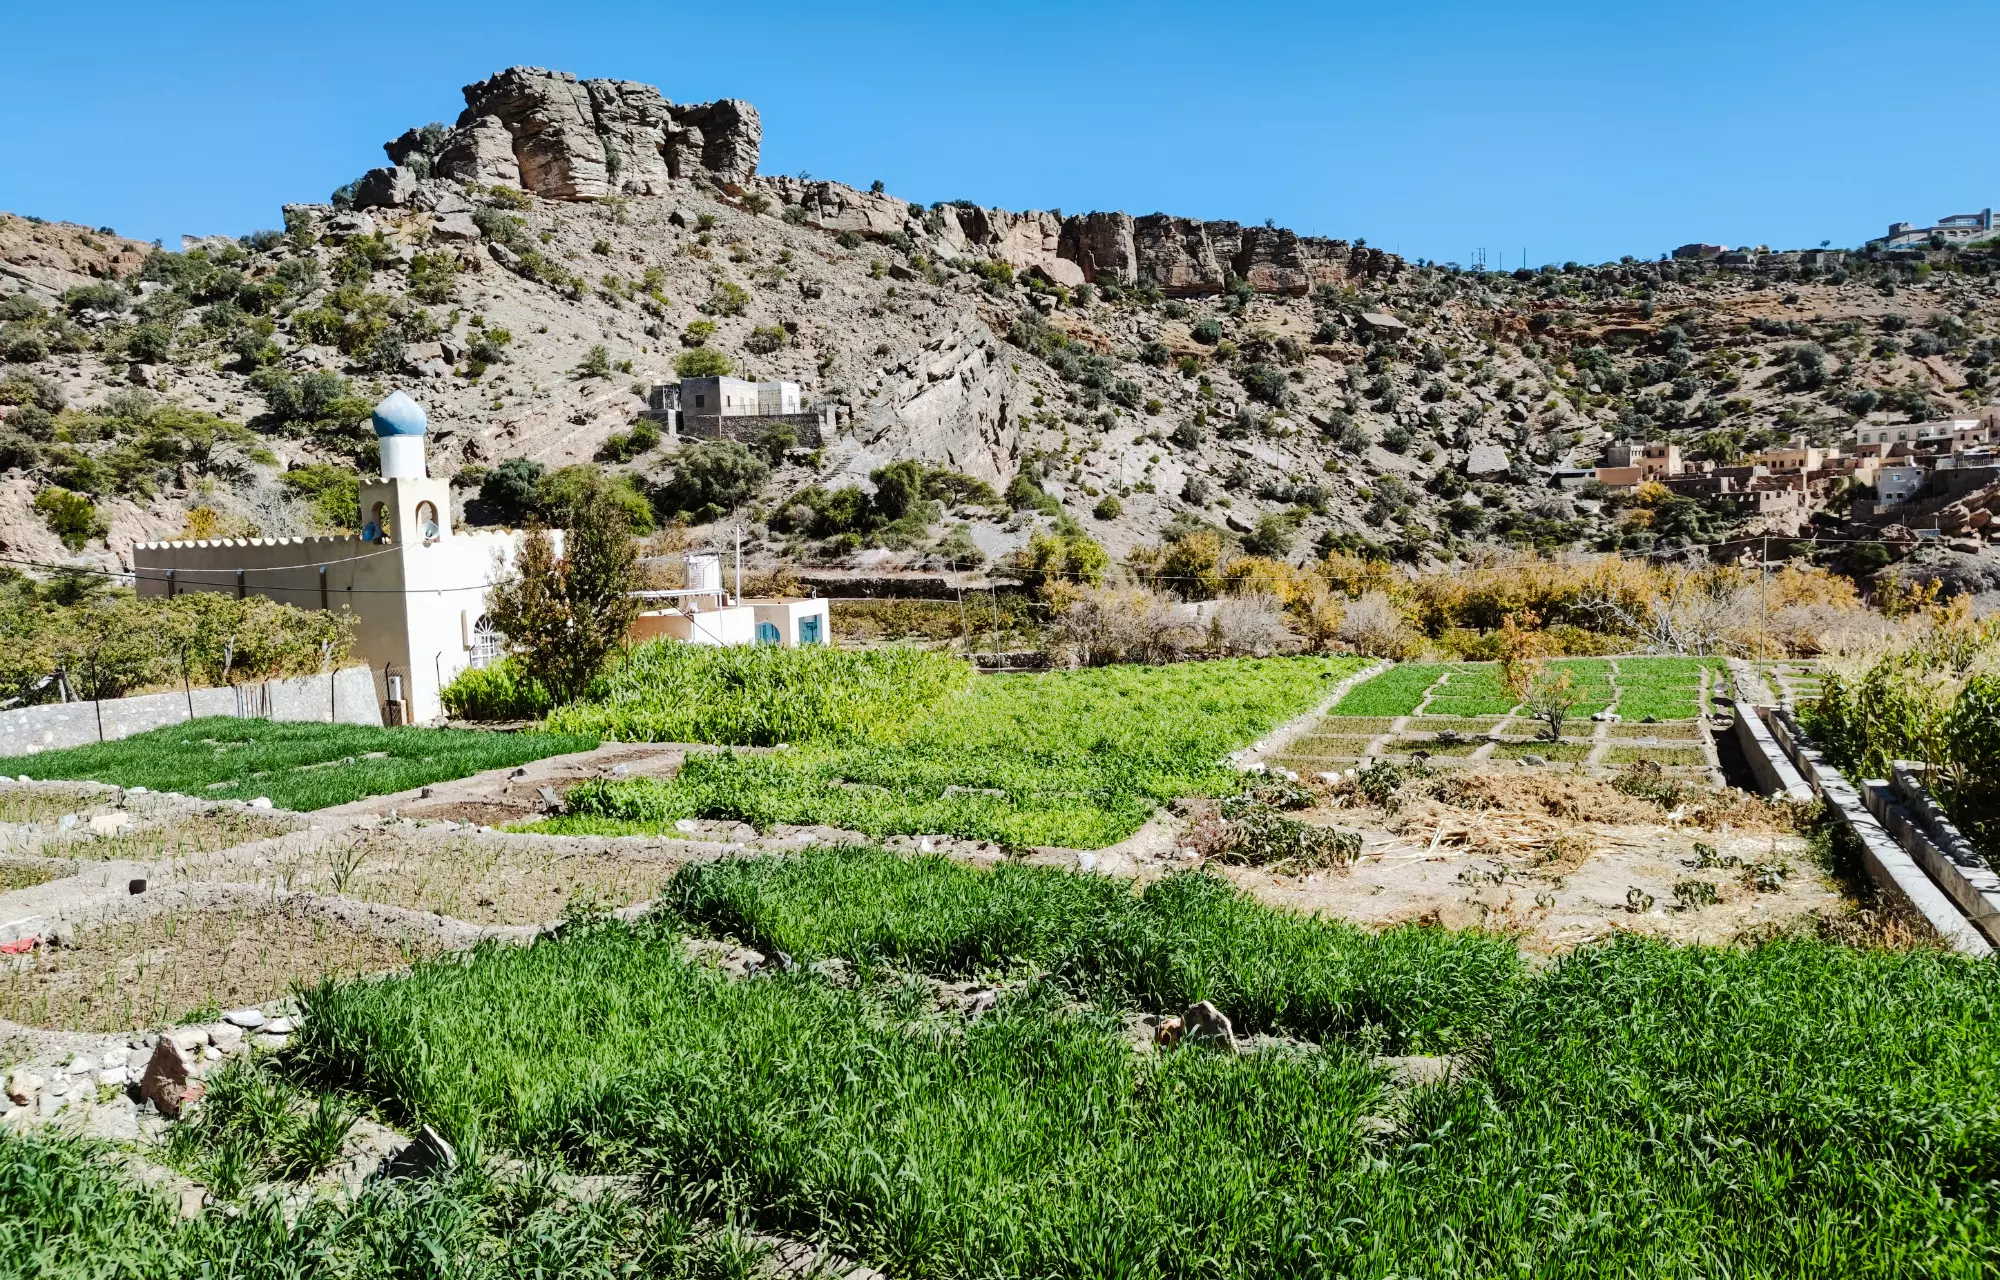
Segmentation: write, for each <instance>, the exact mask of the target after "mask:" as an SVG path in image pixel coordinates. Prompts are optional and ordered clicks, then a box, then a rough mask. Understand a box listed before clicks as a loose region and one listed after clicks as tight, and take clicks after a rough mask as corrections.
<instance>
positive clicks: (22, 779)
mask: <svg viewBox="0 0 2000 1280" xmlns="http://www.w3.org/2000/svg"><path fill="white" fill-rule="evenodd" d="M14 781H16V782H33V781H34V779H33V778H30V777H29V776H28V775H27V774H25V773H24V774H22V775H21V776H20V777H18V778H16V779H14Z"/></svg>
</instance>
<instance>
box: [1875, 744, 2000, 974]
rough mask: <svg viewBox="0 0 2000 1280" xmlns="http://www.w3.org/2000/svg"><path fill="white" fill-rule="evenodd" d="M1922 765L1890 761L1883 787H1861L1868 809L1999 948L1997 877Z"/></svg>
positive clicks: (1878, 784)
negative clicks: (1939, 798) (1927, 783)
mask: <svg viewBox="0 0 2000 1280" xmlns="http://www.w3.org/2000/svg"><path fill="white" fill-rule="evenodd" d="M1923 778H1924V766H1923V765H1921V764H1919V763H1917V762H1916V761H1913V760H1898V761H1896V762H1895V765H1894V768H1893V769H1892V771H1891V776H1890V778H1889V780H1888V782H1887V783H1886V784H1885V783H1882V782H1878V781H1873V780H1871V781H1868V782H1865V783H1863V784H1862V786H1863V793H1864V796H1865V798H1866V800H1867V802H1868V810H1869V812H1871V813H1873V814H1874V815H1875V817H1876V818H1877V819H1878V820H1879V821H1880V822H1881V823H1882V825H1883V827H1885V828H1886V829H1887V830H1888V832H1889V834H1891V835H1893V836H1895V837H1896V839H1897V840H1899V841H1901V842H1902V845H1903V847H1904V848H1905V849H1908V850H1909V851H1910V856H1911V857H1913V858H1915V859H1916V860H1917V865H1918V866H1920V867H1922V868H1923V869H1924V871H1925V873H1926V874H1928V875H1929V876H1930V878H1931V879H1932V880H1934V881H1936V882H1937V886H1938V888H1940V889H1942V890H1944V893H1945V896H1946V897H1948V898H1950V899H1951V900H1952V902H1953V903H1955V904H1956V905H1957V906H1958V909H1959V910H1960V911H1962V912H1964V913H1965V918H1966V919H1968V920H1970V921H1971V922H1972V925H1973V927H1974V928H1975V929H1978V930H1979V932H1980V933H1982V934H1984V935H1986V940H1987V941H1988V942H1991V943H1993V944H1994V945H1995V946H1996V947H2000V875H1995V874H1994V871H1993V868H1992V866H1991V865H1990V864H1989V863H1988V862H1987V860H1986V857H1985V855H1984V854H1982V853H1980V852H1979V850H1978V849H1976V848H1974V847H1973V845H1972V842H1971V841H1970V840H1967V839H1966V838H1965V837H1964V836H1963V835H1962V834H1960V832H1959V830H1958V827H1957V825H1956V824H1954V823H1953V822H1952V820H1951V819H1950V818H1949V817H1947V816H1946V815H1945V811H1944V809H1943V807H1942V806H1941V805H1939V804H1938V802H1937V801H1936V799H1934V798H1933V797H1932V796H1931V793H1930V790H1929V789H1928V788H1927V787H1926V786H1925V785H1924V782H1923Z"/></svg>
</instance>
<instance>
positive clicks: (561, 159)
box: [357, 67, 763, 208]
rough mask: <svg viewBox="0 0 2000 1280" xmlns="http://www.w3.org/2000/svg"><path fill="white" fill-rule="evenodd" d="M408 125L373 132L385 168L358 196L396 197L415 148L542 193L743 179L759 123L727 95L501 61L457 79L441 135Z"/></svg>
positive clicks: (489, 180)
mask: <svg viewBox="0 0 2000 1280" xmlns="http://www.w3.org/2000/svg"><path fill="white" fill-rule="evenodd" d="M433 133H434V131H433V130H425V129H412V130H410V131H408V132H407V133H404V134H403V135H402V136H400V137H398V138H396V139H395V140H394V141H392V142H389V143H386V144H384V146H383V150H384V151H386V152H387V153H388V156H389V161H390V166H391V167H390V168H389V169H377V170H372V171H371V172H370V173H369V174H368V175H367V177H365V178H364V179H363V181H362V186H361V190H360V191H359V192H358V193H357V203H359V204H361V205H362V207H364V208H370V207H379V206H383V205H395V204H402V203H406V201H407V198H408V196H407V191H406V189H405V188H406V187H407V186H408V184H409V183H411V182H414V180H415V178H416V176H418V175H416V174H415V173H414V172H412V173H410V176H409V179H407V180H405V179H402V178H399V177H398V176H397V175H396V171H397V170H410V169H413V168H414V166H413V165H412V164H411V161H412V159H413V157H416V156H419V155H422V156H424V157H425V158H426V159H427V160H428V161H429V163H430V168H431V171H432V172H433V173H434V174H435V175H436V176H437V177H441V178H453V179H457V180H459V181H462V182H477V183H481V184H484V185H487V186H495V185H497V186H506V187H520V188H522V189H524V190H527V191H531V192H533V193H534V194H536V195H538V196H541V197H542V198H543V199H545V200H600V199H603V198H604V197H606V196H612V195H664V194H665V193H666V192H667V191H668V189H669V185H670V183H671V182H672V181H673V180H674V179H676V178H695V177H707V178H710V179H712V180H714V181H716V182H719V183H723V184H741V183H744V182H748V181H749V180H750V178H751V177H752V176H753V175H755V173H756V172H757V155H758V149H759V147H760V146H761V145H762V142H763V125H762V124H761V122H760V121H759V120H758V118H757V109H756V108H755V107H753V106H751V105H750V104H749V103H747V102H743V101H740V100H737V99H733V98H728V99H723V100H722V101H719V102H704V103H698V104H682V105H677V104H675V103H672V102H669V101H668V100H667V99H666V98H665V97H664V96H663V95H662V94H661V93H660V91H659V90H658V89H656V88H654V87H653V86H652V85H649V84H639V83H637V82H635V81H630V80H578V79H577V78H576V77H575V76H573V75H571V74H570V73H568V72H566V71H548V70H544V69H543V68H541V67H509V68H507V69H506V70H505V71H502V72H500V73H499V74H498V75H495V76H492V77H489V78H488V79H485V80H482V81H480V82H479V83H478V84H472V85H467V86H466V87H465V110H464V112H463V113H461V114H460V115H459V117H458V123H457V124H456V125H454V126H453V127H452V128H451V129H449V130H447V131H446V132H445V133H444V134H443V136H442V137H441V138H437V137H433V136H431V135H432V134H433Z"/></svg>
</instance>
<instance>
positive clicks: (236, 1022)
mask: <svg viewBox="0 0 2000 1280" xmlns="http://www.w3.org/2000/svg"><path fill="white" fill-rule="evenodd" d="M222 1020H223V1021H224V1022H227V1023H228V1024H229V1025H230V1026H233V1027H241V1028H243V1029H244V1030H245V1031H254V1030H256V1029H257V1028H258V1027H261V1026H263V1025H264V1023H265V1022H266V1021H267V1019H266V1018H265V1017H264V1011H263V1010H262V1009H231V1010H230V1011H229V1012H228V1013H225V1014H223V1015H222Z"/></svg>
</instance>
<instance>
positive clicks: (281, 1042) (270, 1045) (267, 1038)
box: [250, 1031, 292, 1053]
mask: <svg viewBox="0 0 2000 1280" xmlns="http://www.w3.org/2000/svg"><path fill="white" fill-rule="evenodd" d="M291 1042H292V1038H291V1037H290V1036H274V1035H271V1034H269V1033H268V1032H263V1031H260V1032H258V1033H257V1034H256V1035H254V1036H252V1037H250V1043H251V1044H252V1045H254V1046H255V1047H257V1048H259V1049H262V1050H264V1051H266V1052H268V1053H276V1052H277V1051H278V1050H280V1049H282V1048H284V1047H285V1046H286V1045H288V1044H290V1043H291Z"/></svg>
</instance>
